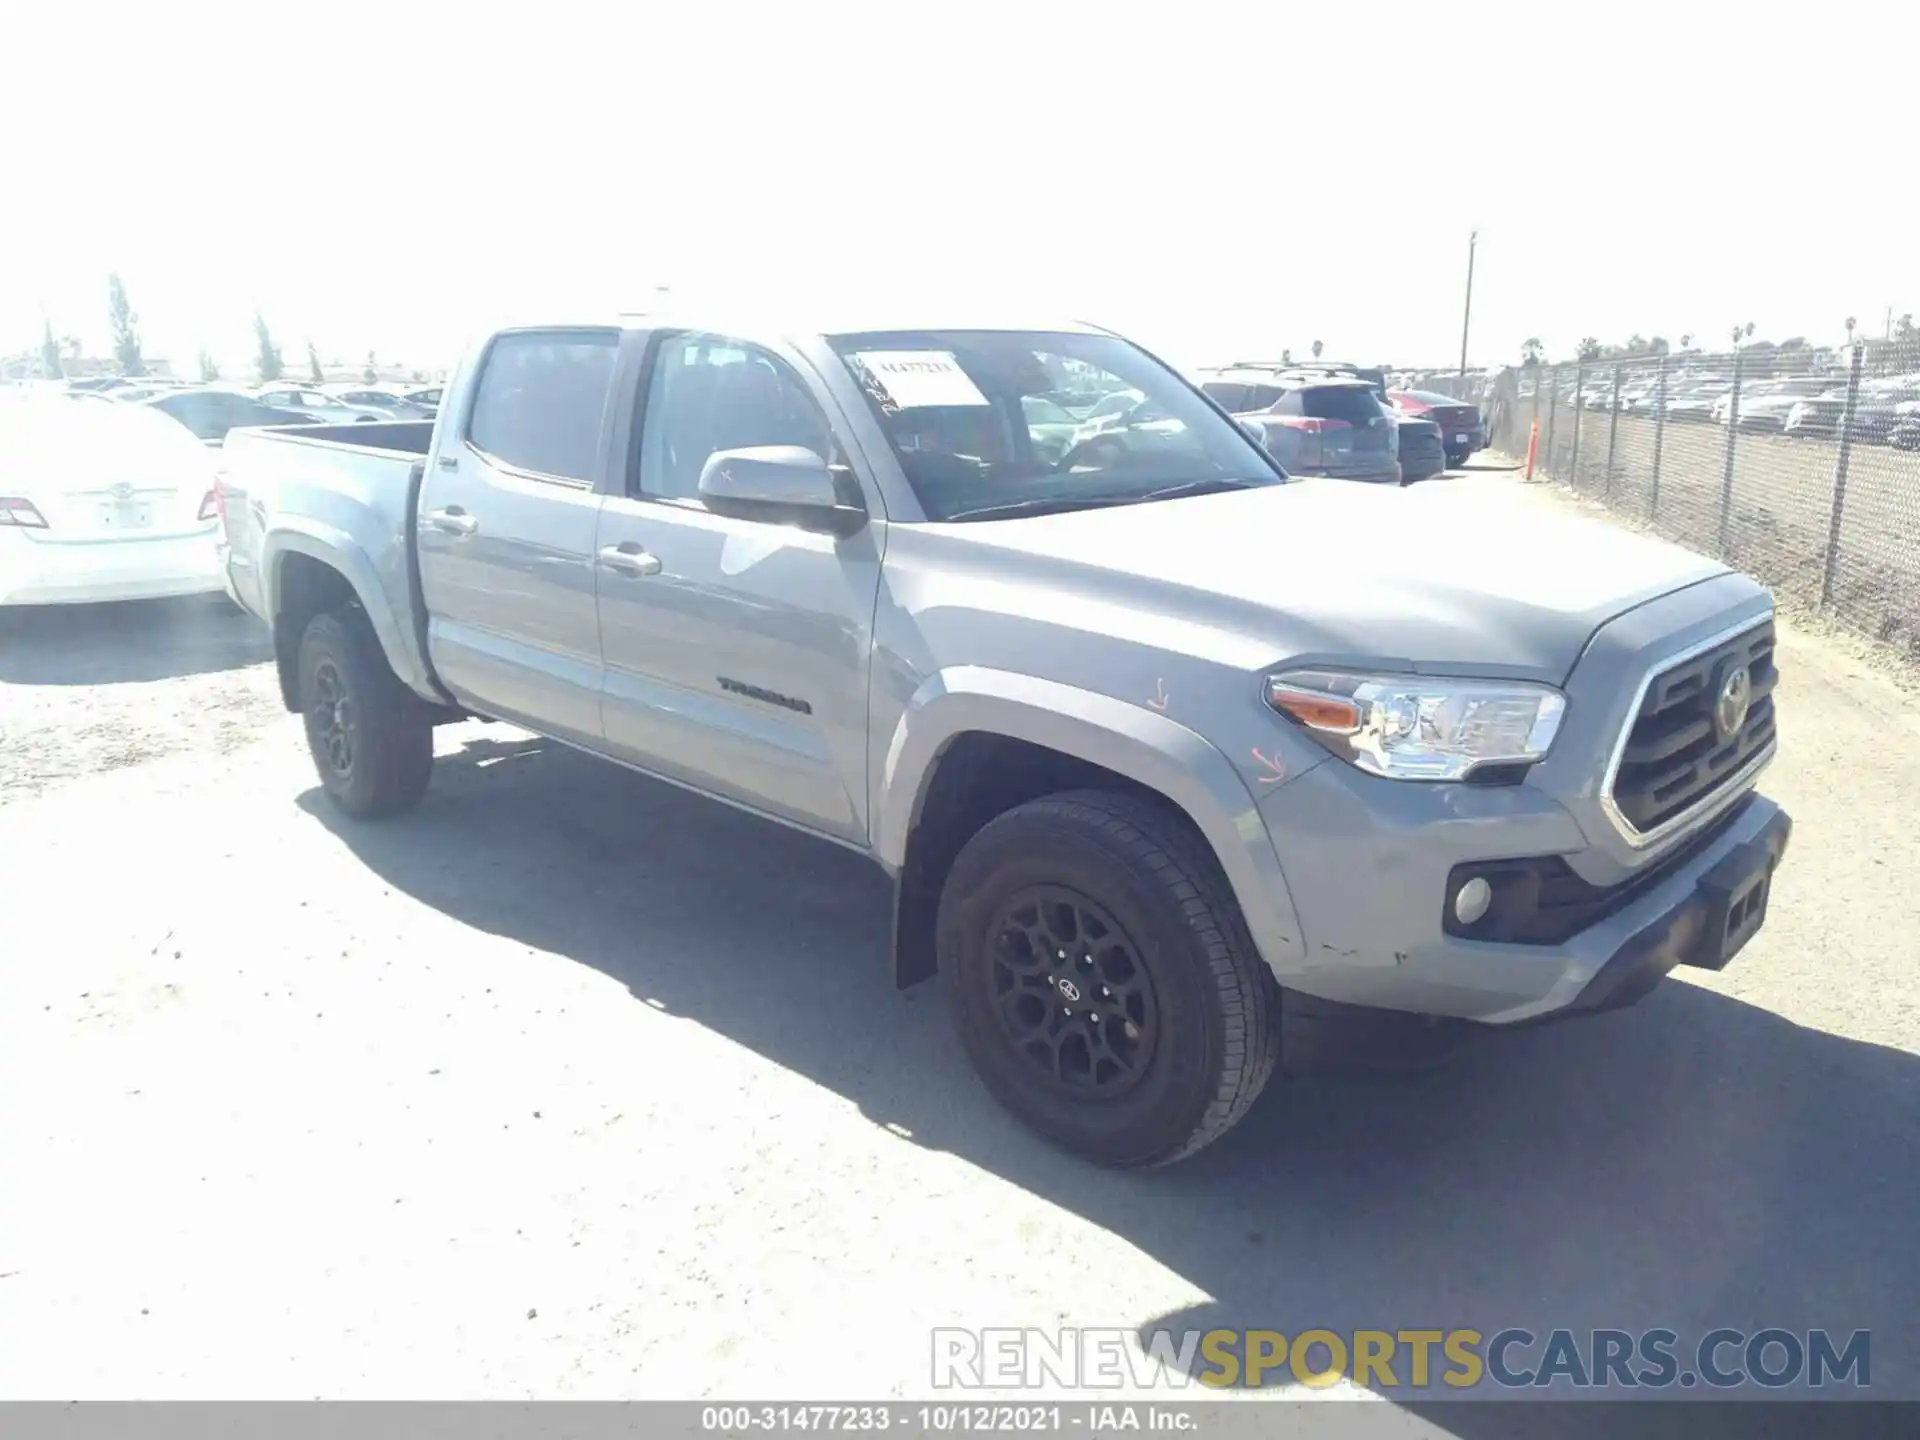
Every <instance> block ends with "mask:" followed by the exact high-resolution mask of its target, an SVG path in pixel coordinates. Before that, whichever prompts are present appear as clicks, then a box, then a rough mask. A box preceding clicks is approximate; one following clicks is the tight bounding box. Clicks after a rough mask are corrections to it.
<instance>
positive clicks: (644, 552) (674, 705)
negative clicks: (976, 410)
mask: <svg viewBox="0 0 1920 1440" xmlns="http://www.w3.org/2000/svg"><path fill="white" fill-rule="evenodd" d="M646 373H647V380H646V383H645V386H644V387H643V389H642V401H641V406H640V413H639V417H638V420H639V424H638V429H639V443H638V445H637V446H633V447H631V448H632V450H633V462H634V463H633V464H632V466H631V467H630V470H629V473H628V475H627V476H626V477H625V483H624V484H623V485H621V486H620V487H618V492H619V493H616V494H614V495H612V496H610V497H609V498H608V500H607V503H606V507H605V509H604V510H603V511H602V512H601V515H600V533H599V551H600V555H601V557H602V560H603V562H605V563H603V565H602V568H601V570H600V574H599V592H600V634H601V650H602V654H603V657H604V661H605V676H606V694H605V701H604V706H603V714H604V717H605V724H606V739H607V748H608V750H609V751H610V752H611V753H612V754H614V755H616V756H618V757H619V758H621V759H623V760H626V761H628V762H629V763H631V764H635V765H638V766H641V767H643V768H645V769H648V770H652V771H654V772H656V773H658V774H661V775H665V776H668V777H670V778H672V779H676V780H680V781H683V782H685V783H688V784H692V785H695V786H698V787H699V788H700V789H702V790H706V791H708V792H710V793H712V794H716V795H721V796H724V797H727V798H729V799H733V800H736V801H739V802H741V803H743V804H746V805H749V806H751V807H753V808H755V809H757V810H763V811H766V812H767V813H769V814H772V815H776V816H779V817H781V818H784V819H787V820H790V821H794V822H797V823H799V824H801V825H804V826H806V827H808V828H809V829H814V830H818V831H821V832H824V833H826V834H829V835H834V836H838V837H840V838H843V839H851V840H863V839H865V838H866V822H867V814H866V812H867V805H866V774H867V657H868V655H869V652H870V650H871V635H872V625H873V609H874V603H875V599H876V596H877V594H878V590H879V583H880V535H881V533H882V527H880V526H878V525H874V524H869V525H868V526H866V527H865V528H864V529H862V530H860V531H859V532H858V533H857V534H854V535H852V536H849V537H846V538H844V539H842V538H837V537H835V536H832V535H823V534H816V533H813V532H810V531H805V530H801V529H798V528H796V527H795V526H792V525H787V524H780V523H775V522H772V521H763V520H747V519H742V518H739V517H736V516H728V515H716V514H714V513H712V512H711V511H709V510H708V509H707V508H706V506H705V505H704V504H703V503H702V502H701V500H700V497H699V493H698V487H699V482H700V471H701V468H702V467H703V466H704V465H705V463H706V460H707V457H708V456H709V455H711V454H713V452H715V451H716V450H730V449H736V448H740V447H744V446H751V445H786V444H791V445H804V446H806V447H807V448H809V449H811V450H813V451H814V452H815V453H816V454H819V455H820V456H821V457H822V458H823V459H825V460H827V461H828V463H829V464H833V465H838V466H847V463H848V462H847V456H846V455H844V454H843V453H842V452H841V450H840V448H839V446H838V444H837V442H836V440H835V437H834V425H833V423H832V422H831V421H830V420H829V418H828V417H829V416H830V415H837V414H838V410H837V407H836V406H835V403H834V401H833V399H832V397H831V396H830V395H829V394H828V393H827V391H826V389H825V387H824V386H823V385H822V384H821V383H820V382H819V379H818V377H817V375H815V374H813V372H812V371H811V369H810V368H809V367H808V366H807V365H806V362H805V361H804V359H802V357H800V356H798V355H789V354H784V353H780V354H776V353H775V352H773V351H772V350H770V349H767V348H765V347H762V346H757V345H753V344H749V343H747V342H745V341H741V340H736V339H731V338H728V337H725V336H717V335H697V334H677V335H667V336H664V337H660V338H658V339H656V340H654V341H653V345H652V352H651V354H650V356H649V359H648V362H647V367H646ZM841 474H842V476H843V483H844V484H847V485H850V486H854V487H856V488H857V487H858V486H859V481H858V479H857V478H856V476H855V474H854V472H853V470H852V468H851V466H848V468H846V469H844V470H842V471H841ZM863 498H864V500H865V503H866V504H867V506H868V509H869V513H870V514H872V513H877V511H876V509H875V507H876V505H877V491H876V490H875V489H874V488H873V487H871V486H869V487H867V489H866V491H865V493H864V496H863Z"/></svg>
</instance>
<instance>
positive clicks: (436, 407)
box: [400, 385, 441, 417]
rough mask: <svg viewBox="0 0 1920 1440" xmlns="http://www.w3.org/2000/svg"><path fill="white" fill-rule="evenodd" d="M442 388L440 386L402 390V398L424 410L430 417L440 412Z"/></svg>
mask: <svg viewBox="0 0 1920 1440" xmlns="http://www.w3.org/2000/svg"><path fill="white" fill-rule="evenodd" d="M440 394H441V387H440V386H438V385H420V386H416V387H414V388H413V389H409V390H402V391H401V392H400V398H401V399H402V400H404V401H406V402H407V404H409V405H412V406H414V407H415V408H417V409H420V410H424V411H426V412H427V414H428V416H429V417H431V416H433V415H436V414H438V413H439V411H440Z"/></svg>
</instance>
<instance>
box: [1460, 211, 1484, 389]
mask: <svg viewBox="0 0 1920 1440" xmlns="http://www.w3.org/2000/svg"><path fill="white" fill-rule="evenodd" d="M1479 244H1480V232H1479V231H1478V230H1473V231H1469V232H1468V234H1467V312H1466V314H1465V315H1463V316H1462V317H1461V318H1460V374H1461V376H1462V377H1465V375H1466V373H1467V331H1468V330H1469V329H1470V328H1472V325H1473V252H1474V251H1475V250H1476V249H1477V248H1478V247H1479Z"/></svg>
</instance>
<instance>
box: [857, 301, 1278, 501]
mask: <svg viewBox="0 0 1920 1440" xmlns="http://www.w3.org/2000/svg"><path fill="white" fill-rule="evenodd" d="M831 343H832V345H833V347H834V349H835V350H836V351H837V352H838V353H839V355H840V357H841V359H842V360H844V361H845V362H846V365H847V368H848V370H850V371H851V372H852V374H853V377H854V379H855V380H856V381H857V382H858V383H859V385H860V387H861V389H862V390H863V391H865V393H866V396H867V401H868V404H869V405H871V406H872V408H873V413H874V415H875V417H876V418H877V419H878V420H879V422H880V427H881V429H882V430H883V431H885V433H886V436H887V440H888V441H889V443H890V444H891V445H892V447H893V451H894V454H895V456H897V457H898V459H899V461H900V468H901V469H902V470H903V471H904V472H905V474H906V477H907V481H908V483H909V484H911V485H912V486H913V489H914V493H915V494H916V495H917V496H918V497H919V499H920V504H921V507H922V508H923V509H925V511H926V512H927V514H928V516H929V517H930V518H932V519H935V520H951V519H965V518H970V517H972V516H975V515H976V514H977V515H979V516H980V517H981V518H985V516H986V512H1000V513H1009V512H1010V511H1017V510H1019V509H1020V508H1023V507H1029V506H1031V507H1035V508H1038V507H1045V508H1049V509H1074V508H1079V507H1081V506H1089V507H1090V506H1095V505H1110V504H1125V503H1129V502H1132V501H1137V500H1145V499H1149V498H1157V497H1158V495H1159V494H1160V492H1163V491H1167V490H1169V489H1170V488H1172V487H1182V488H1185V487H1191V486H1196V485H1205V486H1208V487H1209V488H1212V487H1213V486H1215V485H1217V486H1218V487H1219V488H1233V487H1235V486H1239V485H1274V484H1280V483H1282V482H1284V481H1285V479H1286V475H1285V473H1284V472H1283V471H1281V470H1280V469H1279V467H1278V466H1277V465H1275V464H1274V463H1273V461H1272V460H1271V459H1270V458H1268V457H1267V455H1266V452H1265V451H1263V450H1261V449H1260V448H1259V447H1258V446H1257V445H1255V444H1254V443H1253V441H1252V440H1251V439H1250V438H1249V437H1248V436H1247V434H1246V433H1245V432H1244V431H1242V430H1241V429H1240V428H1239V427H1238V426H1236V425H1234V424H1233V423H1232V422H1230V421H1228V420H1226V419H1224V418H1222V416H1221V415H1220V413H1219V412H1218V411H1217V410H1215V409H1214V408H1213V407H1212V406H1210V405H1209V404H1207V402H1206V401H1205V400H1204V399H1202V398H1201V397H1200V396H1199V395H1197V394H1195V393H1194V391H1193V390H1192V389H1190V388H1189V387H1188V386H1187V385H1186V383H1185V382H1184V381H1182V380H1181V379H1180V378H1179V377H1178V376H1177V375H1175V374H1173V373H1172V372H1171V371H1169V370H1167V369H1166V368H1165V367H1164V366H1162V365H1160V364H1159V363H1158V362H1157V361H1155V360H1154V359H1152V358H1151V357H1150V356H1148V355H1147V354H1146V353H1145V352H1143V351H1141V350H1139V349H1137V348H1136V347H1134V346H1132V345H1130V344H1128V343H1127V342H1126V341H1124V340H1120V339H1118V338H1116V337H1114V336H1111V335H1075V334H1053V333H1043V332H1037V331H987V330H966V331H956V330H941V331H915V332H911V333H908V332H886V333H875V334H864V335H841V336H836V337H834V339H833V340H832V342H831ZM1061 391H1078V392H1083V393H1085V392H1091V393H1096V394H1101V395H1112V394H1114V393H1116V392H1121V391H1127V392H1133V393H1135V394H1137V395H1138V396H1139V399H1138V401H1137V403H1135V404H1134V405H1133V406H1132V407H1131V408H1130V409H1128V410H1126V411H1125V412H1124V413H1123V414H1120V415H1109V416H1103V417H1100V418H1098V419H1090V420H1087V421H1084V422H1075V421H1074V420H1073V417H1072V416H1071V415H1068V414H1067V413H1065V412H1064V411H1062V410H1061V408H1060V407H1059V406H1058V405H1056V404H1054V403H1053V402H1052V401H1049V400H1046V399H1043V398H1041V397H1043V396H1046V395H1051V394H1058V393H1059V392H1061Z"/></svg>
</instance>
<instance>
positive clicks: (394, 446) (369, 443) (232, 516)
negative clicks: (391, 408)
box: [221, 420, 433, 616]
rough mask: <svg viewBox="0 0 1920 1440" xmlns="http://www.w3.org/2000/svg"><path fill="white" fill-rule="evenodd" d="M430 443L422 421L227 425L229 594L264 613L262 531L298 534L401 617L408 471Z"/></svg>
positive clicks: (285, 538)
mask: <svg viewBox="0 0 1920 1440" xmlns="http://www.w3.org/2000/svg"><path fill="white" fill-rule="evenodd" d="M432 441H433V422H432V421H430V420H414V421H394V422H391V423H374V424H361V425H302V426H297V427H289V428H285V429H280V428H275V429H240V430H234V431H232V432H231V433H230V434H229V435H228V436H227V443H226V446H225V451H224V454H223V456H222V475H221V489H222V491H223V492H224V494H225V502H224V503H225V508H226V526H225V532H226V541H227V545H226V565H227V575H228V578H229V580H230V582H231V585H232V590H233V594H234V598H235V599H237V600H238V601H239V602H240V603H241V604H242V605H244V606H246V607H247V609H249V610H251V611H253V612H254V613H255V614H256V615H261V616H265V615H268V614H270V613H271V607H270V606H269V605H268V603H267V601H268V597H267V596H266V594H265V593H264V588H263V587H264V583H265V577H266V575H267V573H268V572H269V569H270V562H271V560H272V557H271V556H270V555H268V554H267V553H266V552H267V549H268V548H269V547H268V546H267V544H266V539H267V536H268V535H269V534H274V535H275V536H276V541H275V544H276V545H285V544H288V543H291V544H294V545H298V544H299V539H300V536H301V535H302V534H304V535H305V536H307V537H308V538H309V539H310V540H311V541H312V542H313V545H314V548H315V549H316V550H317V551H319V552H320V553H324V554H328V555H336V554H344V555H346V556H347V557H348V558H349V559H350V560H353V561H356V562H357V563H358V564H359V565H360V566H362V567H363V573H364V574H365V576H366V578H367V580H368V582H369V583H371V584H376V585H377V586H378V587H379V589H380V590H381V591H383V592H385V593H386V594H387V595H388V596H389V597H391V601H392V603H393V604H394V605H395V609H396V611H397V613H399V614H403V615H404V614H406V613H407V610H408V608H409V600H410V587H409V580H408V575H409V569H408V566H409V558H408V551H407V541H406V537H407V535H408V533H409V526H410V523H411V520H412V510H413V484H414V476H415V474H416V473H417V471H418V469H419V467H420V465H421V464H422V462H423V461H424V459H425V457H426V455H427V453H428V451H429V449H430V448H431V445H432Z"/></svg>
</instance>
